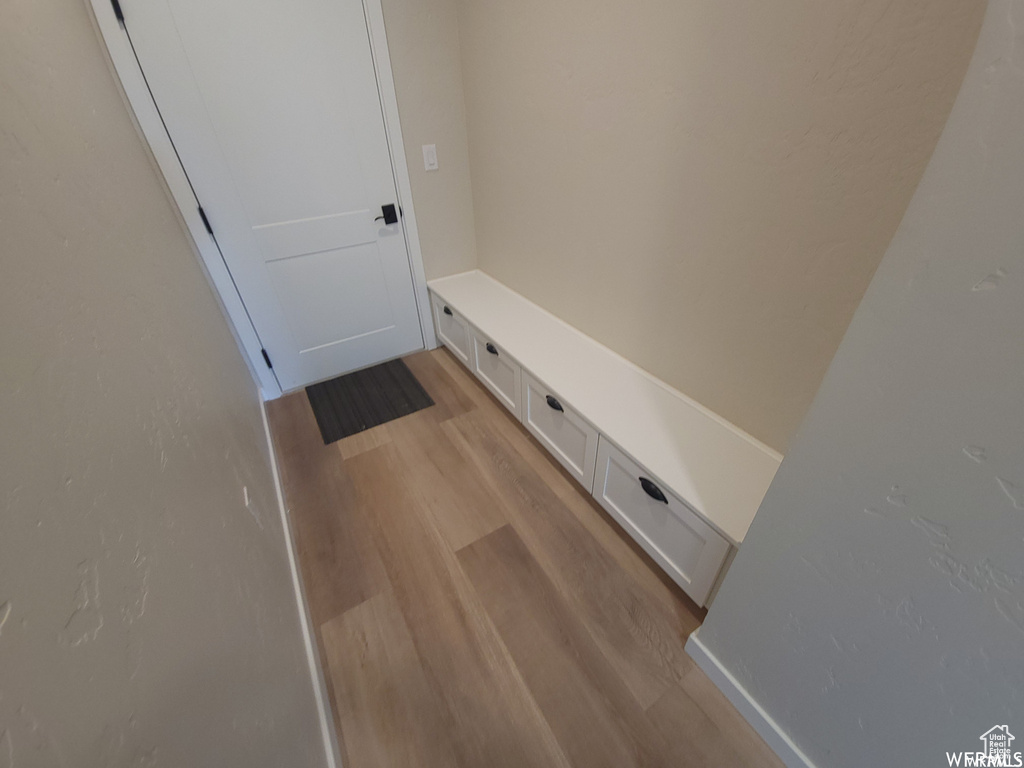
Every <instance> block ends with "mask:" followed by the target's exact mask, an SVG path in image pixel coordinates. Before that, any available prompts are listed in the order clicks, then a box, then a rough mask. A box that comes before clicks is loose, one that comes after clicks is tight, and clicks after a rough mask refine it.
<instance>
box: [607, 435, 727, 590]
mask: <svg viewBox="0 0 1024 768" xmlns="http://www.w3.org/2000/svg"><path fill="white" fill-rule="evenodd" d="M641 478H644V479H645V480H647V481H648V483H650V485H648V489H649V490H650V491H651V493H653V494H655V495H657V494H659V493H660V494H661V495H662V496H663V497H664V501H659V500H657V499H655V498H653V497H652V495H650V494H649V493H648V491H647V490H645V489H644V485H643V484H642V483H641ZM593 493H594V498H595V499H597V501H598V502H599V503H600V504H601V506H603V507H604V508H605V509H606V510H608V512H609V513H610V514H611V515H612V516H613V517H615V518H616V520H618V522H619V523H620V524H621V525H622V527H623V528H624V529H625V530H626V532H627V533H629V535H630V536H632V537H633V538H634V539H636V541H637V543H638V544H639V545H640V546H641V547H643V548H644V549H645V550H646V551H647V553H648V554H649V555H650V556H651V557H653V558H654V559H655V560H656V561H657V562H658V564H659V565H661V567H662V568H664V569H665V572H666V573H668V575H669V576H671V577H672V580H673V581H675V582H676V583H677V584H678V585H679V586H680V587H682V588H683V591H685V592H686V593H687V594H688V595H689V596H690V597H691V598H693V600H694V602H696V603H697V604H698V605H704V604H705V601H706V600H707V598H708V594H709V593H710V592H711V588H712V587H713V586H714V583H715V578H716V577H717V576H718V572H719V571H720V570H721V568H722V565H723V563H724V562H725V558H726V555H727V554H728V553H729V542H728V541H726V540H725V538H723V537H722V536H721V535H720V534H719V533H718V532H717V531H716V530H714V529H713V528H712V527H711V526H710V525H708V524H707V523H706V522H704V520H703V519H701V518H700V517H699V516H698V515H697V514H696V513H695V512H694V511H693V510H691V509H690V508H689V507H688V506H686V504H684V503H683V502H682V501H681V500H680V499H679V498H677V497H676V496H675V495H674V494H672V492H671V491H670V490H669V489H668V488H667V487H665V486H664V485H662V484H661V483H658V482H657V481H656V480H655V479H654V478H653V477H652V476H651V475H650V474H648V473H647V472H646V471H645V470H644V469H643V467H641V466H640V465H639V464H637V463H636V462H634V461H633V460H632V459H631V458H629V457H628V456H627V455H626V454H624V453H623V452H622V451H620V450H619V449H618V448H616V447H615V446H614V445H612V444H611V443H610V442H608V441H607V440H605V439H604V438H603V437H602V438H601V440H600V446H599V449H598V455H597V476H596V477H595V479H594V492H593Z"/></svg>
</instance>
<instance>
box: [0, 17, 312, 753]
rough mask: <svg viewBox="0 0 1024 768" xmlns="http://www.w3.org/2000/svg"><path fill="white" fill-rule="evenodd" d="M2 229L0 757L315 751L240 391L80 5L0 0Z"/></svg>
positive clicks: (270, 510)
mask: <svg viewBox="0 0 1024 768" xmlns="http://www.w3.org/2000/svg"><path fill="white" fill-rule="evenodd" d="M0 233H2V240H0V242H2V246H0V247H2V254H3V257H2V267H3V278H2V279H0V350H2V352H3V364H2V365H0V765H3V766H8V765H10V766H57V765H63V766H83V767H89V766H97V767H98V766H103V767H104V768H108V767H109V768H121V767H128V766H133V767H135V766H238V768H252V767H253V766H267V768H270V767H271V766H273V767H274V768H277V766H283V765H288V766H302V767H305V766H309V767H312V766H320V765H323V764H324V756H323V748H322V742H321V737H320V733H319V728H318V722H317V713H316V709H315V705H314V699H313V691H312V686H311V682H310V677H309V671H308V667H307V662H306V657H305V654H304V649H303V645H302V639H301V635H300V626H299V622H298V614H297V608H296V604H295V600H294V595H293V591H292V585H291V581H290V576H289V569H288V563H287V554H286V550H285V545H284V539H283V531H282V529H281V524H280V518H279V515H278V512H277V506H276V502H275V495H274V488H273V484H272V480H271V476H270V472H269V466H268V457H267V454H266V443H265V441H264V435H263V432H262V424H261V417H260V412H259V408H258V401H257V399H256V393H255V391H254V384H253V380H252V378H251V377H250V375H249V373H248V371H247V370H246V368H245V366H244V364H243V363H242V359H241V357H240V355H239V352H238V349H237V346H236V345H235V342H234V341H233V339H232V337H231V334H230V332H229V331H228V327H227V325H226V323H225V321H224V319H223V316H222V315H221V313H220V310H219V309H218V307H217V304H216V301H215V299H214V296H213V294H212V292H211V290H210V288H209V287H208V284H207V282H206V280H205V279H204V276H203V274H202V272H201V270H200V267H199V263H198V261H197V259H196V257H195V255H194V254H193V252H192V250H191V247H190V245H189V243H188V242H187V241H186V239H185V236H184V234H183V229H182V227H181V226H180V225H179V222H178V221H177V219H176V218H175V214H174V212H173V209H172V207H171V204H170V203H169V202H168V199H167V197H166V195H165V194H164V191H163V189H162V188H161V186H160V182H159V181H158V177H157V174H156V173H155V171H154V170H153V168H152V166H151V165H150V162H149V160H148V158H147V155H146V153H145V152H144V150H143V145H142V143H141V141H140V139H139V137H138V135H137V133H136V131H135V129H134V128H133V126H132V125H131V123H130V121H129V117H128V113H127V111H126V109H125V106H124V104H123V103H122V101H121V98H120V96H119V94H118V92H117V90H116V88H115V85H114V79H113V76H112V75H111V73H110V71H108V68H107V65H106V63H105V60H104V57H103V54H102V49H101V45H100V43H99V41H98V37H97V35H96V33H95V32H94V31H93V28H92V26H91V23H90V19H89V17H88V15H87V11H86V7H85V4H84V2H83V1H82V0H4V2H3V3H2V4H0ZM243 489H247V491H248V497H249V505H248V507H246V504H245V501H244V498H245V497H244V493H245V491H243Z"/></svg>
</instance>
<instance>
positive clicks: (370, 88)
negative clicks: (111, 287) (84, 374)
mask: <svg viewBox="0 0 1024 768" xmlns="http://www.w3.org/2000/svg"><path fill="white" fill-rule="evenodd" d="M121 7H122V8H123V12H124V17H125V27H126V29H127V31H128V34H129V35H130V37H131V41H132V45H133V47H134V49H135V53H136V55H137V57H138V60H139V64H140V66H141V67H142V71H143V73H144V74H145V77H146V80H147V83H148V85H149V88H150V90H151V92H152V94H153V98H154V100H155V102H156V104H157V107H158V108H159V109H160V113H161V115H162V117H163V120H164V122H165V124H166V126H167V130H168V133H169V135H170V137H171V140H172V141H173V142H174V145H175V148H176V150H177V152H178V156H179V158H180V159H181V162H182V165H183V167H184V169H185V172H186V173H187V175H188V177H189V181H190V182H191V184H192V187H193V189H194V190H195V193H196V197H197V199H198V201H199V202H200V204H201V205H202V207H203V210H204V212H205V215H206V217H207V219H208V220H209V222H210V225H211V228H212V230H213V236H214V237H215V238H216V241H217V245H218V247H219V248H220V251H221V253H222V255H223V257H224V260H225V262H226V264H227V266H228V269H229V271H230V272H231V276H232V278H233V280H234V282H235V285H236V286H237V288H238V291H239V294H240V295H241V297H242V300H243V302H244V303H245V306H246V310H247V311H248V313H249V316H250V318H251V320H252V323H253V326H254V327H255V329H256V332H257V334H258V335H259V337H260V340H261V342H262V344H263V346H264V347H265V348H266V350H267V352H268V355H269V358H270V360H271V361H272V363H273V368H274V373H275V374H276V376H277V378H278V381H279V382H280V384H281V387H282V389H285V390H288V389H294V388H296V387H300V386H303V385H305V384H309V383H311V382H314V381H318V380H321V379H325V378H330V377H332V376H335V375H338V374H340V373H344V372H346V371H349V370H354V369H356V368H360V367H363V366H366V365H370V364H372V363H375V362H379V361H382V360H386V359H389V358H392V357H397V356H398V355H402V354H405V353H407V352H410V351H413V350H415V349H421V348H422V347H423V336H422V332H421V328H420V322H419V316H418V312H417V307H416V299H415V293H414V287H413V278H412V271H411V268H410V263H409V256H408V253H407V250H406V244H405V237H404V233H403V231H402V222H401V220H399V221H398V223H395V224H391V225H386V224H385V223H384V222H383V221H375V218H376V217H378V216H380V215H381V212H382V206H384V205H388V204H396V203H397V193H396V189H395V180H394V173H393V169H392V165H391V157H390V154H389V151H388V144H387V136H386V134H385V127H384V120H383V116H382V111H381V103H380V97H379V94H378V91H377V80H376V75H375V71H374V65H373V57H372V53H371V50H370V43H369V37H368V34H367V24H366V19H365V17H364V12H363V5H362V2H361V0H121Z"/></svg>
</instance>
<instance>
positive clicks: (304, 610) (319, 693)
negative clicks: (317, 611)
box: [260, 393, 342, 768]
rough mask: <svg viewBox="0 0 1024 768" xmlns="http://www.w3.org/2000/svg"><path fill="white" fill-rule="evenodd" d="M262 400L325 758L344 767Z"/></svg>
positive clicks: (331, 764) (337, 767)
mask: <svg viewBox="0 0 1024 768" xmlns="http://www.w3.org/2000/svg"><path fill="white" fill-rule="evenodd" d="M260 394H261V397H260V413H261V414H262V416H263V432H264V434H265V435H266V438H267V451H269V453H270V470H271V473H272V474H273V476H274V492H275V493H276V494H277V507H278V510H279V512H280V513H281V527H282V529H283V530H284V540H285V545H286V547H287V549H288V567H289V569H290V570H291V575H292V586H293V587H294V588H295V604H296V607H297V608H298V610H299V624H300V625H301V626H302V641H303V644H304V645H305V648H306V659H307V661H308V662H309V676H310V680H311V682H312V684H313V696H314V698H315V699H316V709H317V714H318V716H319V718H320V733H321V735H322V736H323V741H324V755H325V757H326V760H327V768H342V765H341V751H340V749H339V748H338V738H337V734H336V733H335V730H334V718H333V715H332V714H331V706H330V703H329V702H330V699H329V698H328V695H327V680H326V678H325V677H324V670H323V667H321V666H320V653H319V652H318V651H317V648H316V644H315V643H314V642H313V620H312V618H311V617H310V615H309V604H308V603H307V602H306V591H305V589H304V588H303V586H302V575H301V574H300V573H299V566H298V561H297V560H296V554H295V540H294V539H293V538H292V529H291V518H290V517H289V515H288V508H287V507H286V506H285V503H284V492H283V490H282V489H281V472H280V469H279V467H278V464H277V453H276V452H275V451H274V439H273V437H272V436H271V434H270V423H269V421H268V420H267V406H266V404H265V399H264V398H263V397H262V393H260Z"/></svg>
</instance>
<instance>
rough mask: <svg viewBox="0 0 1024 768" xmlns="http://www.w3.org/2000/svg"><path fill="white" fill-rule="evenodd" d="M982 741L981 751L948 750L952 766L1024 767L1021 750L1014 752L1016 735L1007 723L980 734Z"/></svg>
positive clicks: (986, 767) (965, 767) (947, 755)
mask: <svg viewBox="0 0 1024 768" xmlns="http://www.w3.org/2000/svg"><path fill="white" fill-rule="evenodd" d="M979 738H980V739H981V743H982V745H983V746H982V749H981V751H980V752H947V753H946V760H948V761H949V765H950V768H952V767H953V766H960V767H961V768H996V767H997V766H1006V767H1007V768H1022V767H1024V759H1022V755H1021V753H1020V752H1014V751H1013V747H1012V742H1013V740H1014V738H1015V737H1014V735H1013V734H1012V733H1010V729H1009V727H1007V726H1005V725H994V726H992V727H991V728H989V729H988V730H987V731H985V732H984V733H983V734H981V736H979Z"/></svg>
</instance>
